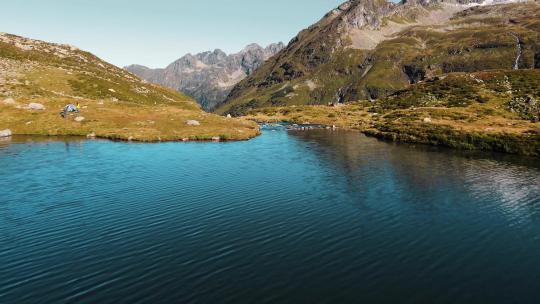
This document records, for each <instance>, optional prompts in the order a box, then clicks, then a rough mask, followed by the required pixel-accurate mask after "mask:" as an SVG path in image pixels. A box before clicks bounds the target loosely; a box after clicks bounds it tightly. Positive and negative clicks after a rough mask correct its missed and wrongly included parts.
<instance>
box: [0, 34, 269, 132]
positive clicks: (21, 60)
mask: <svg viewBox="0 0 540 304" xmlns="http://www.w3.org/2000/svg"><path fill="white" fill-rule="evenodd" d="M70 103H72V104H80V105H81V113H79V114H77V115H72V116H70V117H68V118H67V119H64V118H62V117H61V116H60V115H59V113H60V112H61V110H62V109H63V107H64V106H65V105H66V104H70ZM188 122H189V124H188ZM2 129H10V130H11V131H12V132H13V133H14V134H40V135H87V134H90V136H94V135H95V136H97V137H104V138H113V139H131V140H140V141H157V140H182V139H184V140H188V139H189V140H207V139H212V138H215V137H220V138H221V139H231V140H233V139H247V138H250V137H253V136H255V135H257V134H258V133H259V130H258V126H257V125H256V124H254V123H251V122H247V121H243V120H238V119H227V118H225V117H220V116H217V115H212V114H208V113H205V112H204V111H202V109H201V108H200V107H199V105H197V104H196V103H195V102H194V101H193V100H192V99H191V98H189V97H187V96H185V95H183V94H181V93H178V92H176V91H174V90H171V89H167V88H163V87H160V86H158V85H154V84H150V83H147V82H145V81H143V80H141V79H140V78H138V77H137V76H135V75H133V74H131V73H129V72H127V71H125V70H123V69H120V68H117V67H115V66H114V65H111V64H108V63H106V62H104V61H102V60H100V59H99V58H97V57H96V56H94V55H92V54H90V53H88V52H85V51H81V50H79V49H77V48H75V47H72V46H68V45H59V44H53V43H47V42H43V41H39V40H33V39H28V38H23V37H18V36H15V35H10V34H5V33H1V34H0V130H2Z"/></svg>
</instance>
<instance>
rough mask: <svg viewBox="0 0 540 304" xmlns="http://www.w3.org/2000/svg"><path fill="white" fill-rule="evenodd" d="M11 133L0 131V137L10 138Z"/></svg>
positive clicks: (6, 130)
mask: <svg viewBox="0 0 540 304" xmlns="http://www.w3.org/2000/svg"><path fill="white" fill-rule="evenodd" d="M12 134H13V133H12V132H11V130H10V129H5V130H1V131H0V137H10V136H11V135H12Z"/></svg>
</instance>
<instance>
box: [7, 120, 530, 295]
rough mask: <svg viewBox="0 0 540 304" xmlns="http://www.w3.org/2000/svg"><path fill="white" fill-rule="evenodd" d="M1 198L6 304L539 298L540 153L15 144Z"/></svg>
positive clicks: (319, 136)
mask: <svg viewBox="0 0 540 304" xmlns="http://www.w3.org/2000/svg"><path fill="white" fill-rule="evenodd" d="M0 189H1V193H0V303H283V302H286V303H540V162H539V159H534V158H525V157H518V156H510V155H500V154H487V153H470V152H469V153H466V152H457V151H452V150H446V149H437V148H431V147H424V146H412V145H398V144H393V143H387V142H382V141H378V140H376V139H373V138H367V137H365V136H363V135H360V134H359V133H356V132H344V131H328V130H311V131H286V130H282V129H280V130H277V131H270V130H267V131H264V132H263V135H262V136H260V137H258V138H256V139H254V140H251V141H246V142H231V143H160V144H134V143H133V144H131V143H123V142H110V141H102V140H96V141H87V140H82V139H79V138H39V137H15V138H13V139H11V140H3V141H0Z"/></svg>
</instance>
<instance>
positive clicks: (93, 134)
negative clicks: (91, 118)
mask: <svg viewBox="0 0 540 304" xmlns="http://www.w3.org/2000/svg"><path fill="white" fill-rule="evenodd" d="M86 138H89V139H94V138H96V133H94V132H92V133H90V134H86Z"/></svg>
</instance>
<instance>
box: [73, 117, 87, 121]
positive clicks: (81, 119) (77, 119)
mask: <svg viewBox="0 0 540 304" xmlns="http://www.w3.org/2000/svg"><path fill="white" fill-rule="evenodd" d="M85 119H86V118H84V117H83V116H77V117H75V121H76V122H83V121H84V120H85Z"/></svg>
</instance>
